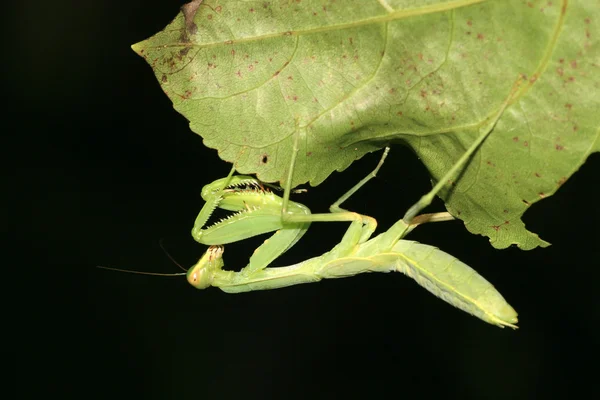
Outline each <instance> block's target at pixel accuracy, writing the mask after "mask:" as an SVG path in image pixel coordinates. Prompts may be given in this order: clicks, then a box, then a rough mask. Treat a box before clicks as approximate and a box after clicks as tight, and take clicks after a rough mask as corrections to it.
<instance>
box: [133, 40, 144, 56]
mask: <svg viewBox="0 0 600 400" xmlns="http://www.w3.org/2000/svg"><path fill="white" fill-rule="evenodd" d="M143 44H144V42H143V41H142V42H137V43H135V44H132V45H131V50H133V51H135V52H136V53H137V55H139V56H140V57H143V56H144V46H143Z"/></svg>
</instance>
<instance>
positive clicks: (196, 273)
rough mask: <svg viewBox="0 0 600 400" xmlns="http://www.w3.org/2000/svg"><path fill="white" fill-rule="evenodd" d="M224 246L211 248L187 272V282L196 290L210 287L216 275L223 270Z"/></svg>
mask: <svg viewBox="0 0 600 400" xmlns="http://www.w3.org/2000/svg"><path fill="white" fill-rule="evenodd" d="M223 251H224V248H223V246H210V247H209V248H208V250H206V253H204V255H203V256H202V258H200V260H199V261H198V262H197V263H196V265H194V266H193V267H191V268H190V269H189V270H188V272H187V275H186V276H187V281H188V282H189V284H190V285H192V286H193V287H195V288H196V289H206V288H207V287H209V286H210V285H211V284H212V282H213V280H214V278H215V274H216V273H217V272H218V271H220V270H221V268H223Z"/></svg>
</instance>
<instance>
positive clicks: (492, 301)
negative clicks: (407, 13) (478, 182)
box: [107, 122, 518, 329]
mask: <svg viewBox="0 0 600 400" xmlns="http://www.w3.org/2000/svg"><path fill="white" fill-rule="evenodd" d="M494 123H495V122H494ZM492 128H493V125H492V126H491V127H490V128H489V130H487V131H484V132H483V133H482V134H481V135H480V136H479V137H478V138H477V139H476V140H475V142H474V143H473V144H472V145H471V146H470V147H469V149H468V150H467V151H466V152H465V154H464V155H463V156H462V157H461V158H460V159H459V160H458V161H457V163H456V164H455V165H454V166H453V167H452V168H451V169H450V171H448V172H447V173H446V175H445V176H444V177H443V178H442V179H441V180H440V181H438V183H437V184H436V185H435V186H434V187H433V189H432V190H431V191H430V192H429V193H427V194H426V195H425V196H423V197H422V198H421V199H420V200H419V201H418V202H417V203H415V204H414V205H413V206H412V207H410V208H409V210H408V211H407V212H406V214H405V216H404V217H403V218H402V219H400V220H399V221H397V222H396V223H395V224H394V225H393V226H392V227H391V228H390V229H389V230H387V231H386V232H384V233H381V234H379V235H377V236H376V237H374V238H371V236H372V234H373V233H374V231H375V229H376V226H377V221H376V220H375V219H374V218H372V217H369V216H366V215H362V214H359V213H356V212H351V211H347V210H345V209H343V208H341V204H342V203H343V202H344V201H346V200H347V199H348V198H349V197H350V196H352V195H353V194H354V193H355V192H356V191H358V190H359V189H360V188H361V187H362V186H364V185H365V184H366V183H367V182H368V181H369V180H370V179H372V178H373V177H375V176H376V174H377V172H378V171H379V169H380V168H381V166H382V165H383V163H384V161H385V158H386V157H387V155H388V153H389V147H386V149H385V151H384V152H383V155H382V157H381V160H380V161H379V163H378V165H377V166H376V168H375V169H374V170H373V171H372V172H371V173H370V174H368V175H367V176H366V177H365V178H363V179H362V180H361V181H360V182H359V183H357V184H356V185H355V186H354V187H353V188H352V189H350V190H349V191H348V192H346V193H345V194H344V195H343V196H342V197H340V198H339V199H338V200H337V201H336V202H335V203H334V204H333V205H332V206H331V207H330V213H323V214H311V212H310V210H309V209H308V208H307V207H306V206H304V205H302V204H300V203H296V202H293V201H290V200H289V195H290V192H291V187H290V185H289V182H291V177H292V173H293V167H294V164H295V159H296V154H297V152H298V135H296V136H295V140H294V152H293V153H292V157H291V163H290V168H289V170H288V179H287V182H288V184H287V185H286V186H285V188H284V196H283V197H279V196H277V195H276V194H275V193H273V192H272V191H269V190H267V189H266V188H265V184H263V183H262V182H260V181H259V180H258V179H255V178H253V177H251V176H245V175H233V173H234V172H235V167H234V168H232V170H231V172H230V173H229V175H228V176H227V177H226V178H223V179H218V180H216V181H214V182H212V183H210V184H208V185H206V186H204V187H203V189H202V194H201V195H202V198H203V199H204V201H205V204H204V206H203V207H202V209H201V210H200V212H199V214H198V217H197V218H196V221H195V223H194V227H193V229H192V236H193V237H194V239H195V240H196V241H198V242H199V243H202V244H205V245H209V246H210V247H209V248H208V250H207V251H206V252H205V253H204V255H203V256H202V257H201V258H200V260H199V261H198V262H197V263H196V265H194V266H193V267H191V268H190V269H189V270H188V271H187V272H185V273H179V274H156V275H184V274H185V275H186V276H187V280H188V282H189V283H190V284H191V285H193V286H194V287H196V288H198V289H206V288H208V287H210V286H214V287H218V288H220V289H221V290H223V291H224V292H227V293H241V292H247V291H253V290H268V289H276V288H282V287H286V286H291V285H297V284H301V283H310V282H317V281H320V280H322V279H329V278H344V277H349V276H353V275H357V274H360V273H365V272H393V271H397V272H402V273H404V274H405V275H407V276H409V277H411V278H413V279H414V280H415V281H416V282H417V283H418V284H419V285H421V286H423V287H424V288H425V289H427V290H428V291H429V292H431V293H432V294H434V295H435V296H437V297H439V298H441V299H442V300H444V301H446V302H448V303H449V304H451V305H453V306H455V307H457V308H459V309H461V310H463V311H466V312H468V313H470V314H472V315H473V316H475V317H478V318H480V319H481V320H483V321H485V322H488V323H490V324H493V325H496V326H499V327H502V328H503V327H505V326H508V327H511V328H515V329H516V328H517V326H516V323H517V322H518V319H517V313H516V312H515V310H514V309H513V308H512V307H511V306H510V304H508V302H507V301H506V300H505V299H504V297H502V295H501V294H500V293H499V292H498V291H497V290H496V289H495V288H494V286H493V285H492V284H491V283H489V282H488V281H487V280H485V279H484V278H483V277H482V276H481V275H479V274H478V273H477V272H476V271H475V270H473V269H472V268H471V267H469V266H467V265H466V264H464V263H462V262H461V261H459V260H458V259H456V258H454V257H452V256H451V255H449V254H447V253H445V252H443V251H441V250H439V249H437V248H435V247H433V246H429V245H425V244H421V243H418V242H414V241H407V240H403V238H404V237H405V236H406V235H407V234H408V233H410V232H411V231H412V230H413V229H414V228H416V227H417V226H418V225H420V224H422V223H426V222H437V221H447V220H451V219H453V217H452V216H451V215H450V214H449V213H446V212H443V213H434V214H422V215H417V214H418V213H419V212H420V211H421V210H422V209H423V208H425V207H426V206H427V205H429V204H430V203H431V201H432V199H433V197H434V196H435V195H436V193H437V192H438V191H439V190H440V189H441V187H442V186H443V185H444V184H445V182H447V181H448V180H449V179H450V178H451V177H452V176H453V175H454V174H455V173H456V172H457V170H458V169H459V168H460V167H461V166H462V165H464V164H465V163H466V161H467V160H468V159H469V157H470V156H471V154H472V153H473V152H474V151H475V150H476V149H477V147H478V146H479V144H481V143H482V142H483V140H484V139H485V137H487V135H488V134H489V133H490V132H491V130H492ZM216 208H220V209H223V210H228V211H232V212H234V214H233V215H231V216H229V217H227V218H225V219H223V220H221V221H219V222H217V223H215V224H213V225H211V226H208V227H205V225H206V223H207V222H208V220H209V218H210V216H211V215H212V213H213V211H214V210H215V209H216ZM332 221H348V222H350V225H349V227H348V229H347V231H346V233H345V234H344V236H343V238H342V240H341V241H340V243H338V244H337V245H336V246H335V247H333V249H332V250H331V251H329V252H326V253H325V254H323V255H321V256H318V257H314V258H311V259H308V260H305V261H302V262H300V263H297V264H294V265H290V266H286V267H275V268H271V267H269V265H270V264H271V263H272V262H273V261H274V260H275V259H276V258H277V257H279V256H280V255H281V254H283V253H284V252H285V251H287V250H288V249H289V248H291V247H292V246H293V245H294V244H295V243H296V242H297V241H298V240H300V238H301V237H302V236H303V235H304V234H305V233H306V231H307V230H308V228H309V226H310V224H311V223H312V222H332ZM268 232H275V233H274V234H273V236H271V237H270V238H269V239H267V240H265V242H264V243H263V244H262V245H260V246H259V247H258V248H257V249H256V250H255V251H254V253H253V255H252V256H251V257H250V259H249V263H248V265H247V266H246V267H244V268H242V269H241V270H240V271H239V272H234V271H228V270H224V269H223V267H224V262H223V252H224V247H223V245H226V244H228V243H232V242H236V241H240V240H244V239H247V238H250V237H253V236H257V235H260V234H264V233H268ZM107 269H113V268H107ZM120 271H123V270H120ZM127 272H133V271H127Z"/></svg>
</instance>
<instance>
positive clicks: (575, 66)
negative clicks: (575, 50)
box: [571, 60, 577, 68]
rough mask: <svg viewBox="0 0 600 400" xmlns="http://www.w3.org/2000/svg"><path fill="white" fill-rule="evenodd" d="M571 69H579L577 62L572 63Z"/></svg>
mask: <svg viewBox="0 0 600 400" xmlns="http://www.w3.org/2000/svg"><path fill="white" fill-rule="evenodd" d="M571 68H577V61H576V60H573V61H571Z"/></svg>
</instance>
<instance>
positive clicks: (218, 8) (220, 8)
mask: <svg viewBox="0 0 600 400" xmlns="http://www.w3.org/2000/svg"><path fill="white" fill-rule="evenodd" d="M222 9H223V7H221V6H217V7H215V11H216V12H218V13H220V12H221V10H222Z"/></svg>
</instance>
